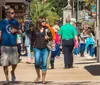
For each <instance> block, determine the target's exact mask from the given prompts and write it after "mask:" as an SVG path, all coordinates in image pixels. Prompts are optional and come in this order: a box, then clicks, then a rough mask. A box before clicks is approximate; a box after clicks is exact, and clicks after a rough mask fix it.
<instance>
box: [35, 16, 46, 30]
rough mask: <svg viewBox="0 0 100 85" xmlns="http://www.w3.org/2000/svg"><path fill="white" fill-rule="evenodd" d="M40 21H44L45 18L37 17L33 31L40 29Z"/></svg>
mask: <svg viewBox="0 0 100 85" xmlns="http://www.w3.org/2000/svg"><path fill="white" fill-rule="evenodd" d="M42 22H45V20H43V18H38V19H37V21H36V24H35V25H34V29H35V31H40V29H41V28H42Z"/></svg>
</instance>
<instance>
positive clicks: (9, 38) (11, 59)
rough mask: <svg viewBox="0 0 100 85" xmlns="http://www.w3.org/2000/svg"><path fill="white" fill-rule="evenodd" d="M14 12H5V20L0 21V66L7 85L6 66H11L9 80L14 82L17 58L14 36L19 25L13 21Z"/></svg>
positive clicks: (10, 10) (10, 9)
mask: <svg viewBox="0 0 100 85" xmlns="http://www.w3.org/2000/svg"><path fill="white" fill-rule="evenodd" d="M14 17H15V12H14V10H13V9H12V8H8V9H7V10H6V18H5V19H3V20H2V21H0V40H1V65H2V66H3V69H4V73H5V76H6V83H7V84H8V83H9V77H8V66H9V65H12V71H11V77H12V78H11V79H12V81H15V80H16V77H15V72H14V71H15V69H16V67H17V64H18V61H19V58H18V50H17V43H16V39H17V37H16V35H17V33H18V32H19V24H18V22H17V21H16V20H15V19H14Z"/></svg>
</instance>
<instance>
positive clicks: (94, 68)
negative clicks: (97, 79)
mask: <svg viewBox="0 0 100 85" xmlns="http://www.w3.org/2000/svg"><path fill="white" fill-rule="evenodd" d="M84 68H85V69H86V70H87V71H88V72H89V73H91V74H92V75H94V76H100V65H89V66H85V67H84Z"/></svg>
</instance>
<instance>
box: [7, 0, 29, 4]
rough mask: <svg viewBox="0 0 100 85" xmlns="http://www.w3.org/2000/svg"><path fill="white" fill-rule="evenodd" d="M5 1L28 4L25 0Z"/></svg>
mask: <svg viewBox="0 0 100 85" xmlns="http://www.w3.org/2000/svg"><path fill="white" fill-rule="evenodd" d="M5 2H6V3H24V4H26V5H27V4H28V2H26V1H25V0H5Z"/></svg>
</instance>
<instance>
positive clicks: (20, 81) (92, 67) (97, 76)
mask: <svg viewBox="0 0 100 85" xmlns="http://www.w3.org/2000/svg"><path fill="white" fill-rule="evenodd" d="M21 58H22V61H21V63H19V65H18V67H17V69H16V77H17V82H16V84H13V85H35V84H34V83H33V81H34V79H35V78H36V72H35V69H34V65H33V64H31V65H30V64H27V63H25V62H26V59H27V58H26V57H21ZM4 80H5V76H4V73H3V70H2V67H0V81H1V82H0V85H3V84H2V83H3V81H4ZM46 80H47V85H100V65H99V64H98V63H96V60H95V59H86V58H84V57H75V58H74V68H72V69H63V55H61V58H59V59H58V58H56V61H55V69H53V70H51V69H49V70H48V72H47V77H46ZM37 85H42V84H41V80H40V83H39V84H37Z"/></svg>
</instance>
